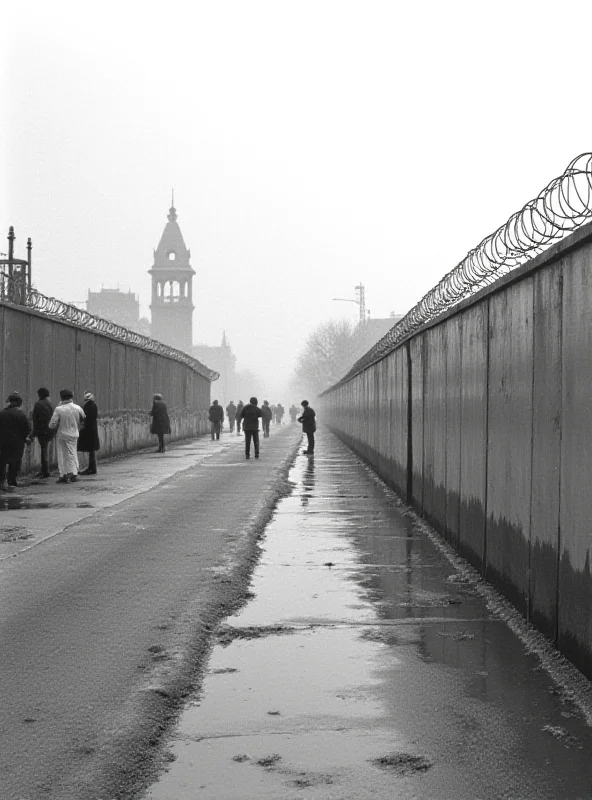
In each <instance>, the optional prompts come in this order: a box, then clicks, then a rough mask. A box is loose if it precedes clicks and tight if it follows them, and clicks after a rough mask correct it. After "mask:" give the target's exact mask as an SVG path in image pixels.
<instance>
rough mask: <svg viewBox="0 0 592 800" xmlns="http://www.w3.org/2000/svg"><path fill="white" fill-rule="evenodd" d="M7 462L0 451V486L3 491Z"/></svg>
mask: <svg viewBox="0 0 592 800" xmlns="http://www.w3.org/2000/svg"><path fill="white" fill-rule="evenodd" d="M7 466H8V462H7V461H6V458H5V457H4V455H3V454H2V451H1V450H0V486H1V487H2V488H3V489H4V488H5V486H6V467H7Z"/></svg>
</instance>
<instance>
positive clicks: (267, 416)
mask: <svg viewBox="0 0 592 800" xmlns="http://www.w3.org/2000/svg"><path fill="white" fill-rule="evenodd" d="M272 416H273V414H272V411H271V408H270V406H269V400H264V401H263V405H262V406H261V425H262V426H263V438H264V439H267V438H268V436H269V424H270V422H271V417H272Z"/></svg>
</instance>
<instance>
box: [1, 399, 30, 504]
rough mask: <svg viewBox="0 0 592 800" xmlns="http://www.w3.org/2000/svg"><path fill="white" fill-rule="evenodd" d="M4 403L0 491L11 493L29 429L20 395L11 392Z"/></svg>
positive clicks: (2, 412) (15, 483)
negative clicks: (5, 403)
mask: <svg viewBox="0 0 592 800" xmlns="http://www.w3.org/2000/svg"><path fill="white" fill-rule="evenodd" d="M6 402H7V403H8V405H7V406H6V408H5V409H3V410H2V411H0V489H2V491H5V492H6V491H8V492H11V491H12V490H13V488H14V487H15V486H18V484H17V482H16V479H17V476H18V474H19V470H20V467H21V461H22V460H23V453H24V452H25V443H26V442H27V441H28V440H29V433H30V431H31V428H30V425H29V420H28V419H27V415H26V414H25V412H24V411H23V410H22V408H21V406H22V404H23V398H22V397H21V396H20V394H19V393H18V392H11V394H9V395H8V400H7V401H6ZM7 469H8V475H7ZM7 481H8V486H7Z"/></svg>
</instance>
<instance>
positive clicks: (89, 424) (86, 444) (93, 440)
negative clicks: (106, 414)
mask: <svg viewBox="0 0 592 800" xmlns="http://www.w3.org/2000/svg"><path fill="white" fill-rule="evenodd" d="M82 410H83V411H84V415H85V417H86V419H85V420H84V427H83V428H82V430H81V431H80V436H79V437H78V445H77V449H78V451H79V452H81V453H88V467H87V468H86V469H85V470H83V471H82V472H81V473H80V474H81V475H96V474H97V450H98V449H99V448H100V447H101V443H100V442H99V425H98V422H97V420H98V417H99V409H98V406H97V404H96V402H95V396H94V394H93V393H92V392H85V393H84V405H83V406H82Z"/></svg>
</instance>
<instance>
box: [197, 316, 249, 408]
mask: <svg viewBox="0 0 592 800" xmlns="http://www.w3.org/2000/svg"><path fill="white" fill-rule="evenodd" d="M191 355H192V356H193V357H194V358H197V360H198V361H201V362H202V363H203V364H207V365H208V367H210V369H215V370H216V372H219V373H220V378H219V379H218V380H217V381H216V383H214V384H212V398H215V399H217V400H218V401H219V402H220V404H221V405H223V406H226V405H227V404H228V403H229V402H230V400H234V402H235V403H236V402H237V401H238V400H239V397H238V392H239V386H238V377H237V373H236V356H235V355H234V353H233V352H232V348H231V346H230V344H229V342H228V339H227V338H226V331H224V333H223V334H222V343H221V344H220V346H219V347H212V346H210V345H207V344H196V345H193V348H192V351H191Z"/></svg>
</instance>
